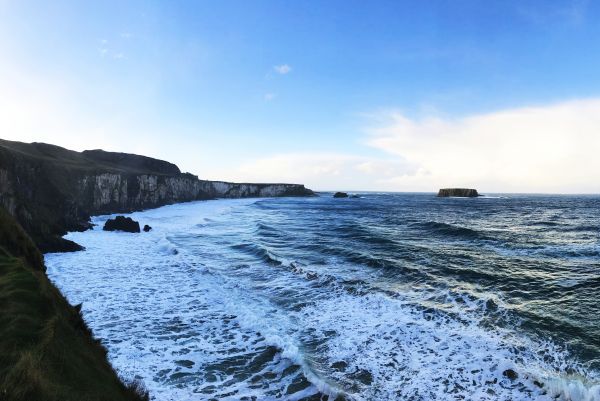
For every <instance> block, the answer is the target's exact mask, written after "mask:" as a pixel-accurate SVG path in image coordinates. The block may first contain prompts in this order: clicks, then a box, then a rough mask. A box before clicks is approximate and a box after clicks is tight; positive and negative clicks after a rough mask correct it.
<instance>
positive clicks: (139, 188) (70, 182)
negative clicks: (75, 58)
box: [0, 140, 314, 252]
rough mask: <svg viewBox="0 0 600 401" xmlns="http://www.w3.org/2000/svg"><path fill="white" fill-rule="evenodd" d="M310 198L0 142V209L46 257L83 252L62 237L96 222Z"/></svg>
mask: <svg viewBox="0 0 600 401" xmlns="http://www.w3.org/2000/svg"><path fill="white" fill-rule="evenodd" d="M311 195H314V193H313V192H312V191H311V190H309V189H307V188H305V187H304V186H303V185H299V184H248V183H241V184H238V183H231V182H224V181H206V180H200V179H198V177H197V176H195V175H192V174H189V173H181V171H180V170H179V168H178V167H177V166H176V165H174V164H172V163H169V162H165V161H162V160H157V159H152V158H149V157H145V156H139V155H132V154H126V153H114V152H104V151H102V150H90V151H83V152H74V151H71V150H67V149H64V148H61V147H58V146H54V145H48V144H43V143H31V144H26V143H21V142H13V141H4V140H0V206H3V207H4V208H5V209H6V210H7V211H8V212H9V214H11V215H12V216H14V217H15V218H16V219H17V220H18V221H19V223H20V224H21V225H22V226H23V228H24V229H25V231H26V232H27V233H28V234H29V235H30V236H31V237H32V238H33V239H34V241H35V242H36V244H37V245H38V246H39V248H40V249H41V250H42V251H43V252H51V251H69V250H77V249H80V247H79V246H78V245H77V244H75V243H73V242H71V241H68V240H65V239H63V238H61V236H62V235H64V234H66V233H67V232H68V231H81V230H86V229H88V228H89V227H90V223H89V219H90V216H91V215H95V214H103V213H124V212H131V211H134V210H142V209H146V208H152V207H158V206H163V205H167V204H171V203H178V202H187V201H193V200H204V199H215V198H244V197H272V196H311Z"/></svg>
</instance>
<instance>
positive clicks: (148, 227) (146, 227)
mask: <svg viewBox="0 0 600 401" xmlns="http://www.w3.org/2000/svg"><path fill="white" fill-rule="evenodd" d="M150 230H152V227H150V226H149V225H148V224H145V225H144V232H145V233H147V232H148V231H150Z"/></svg>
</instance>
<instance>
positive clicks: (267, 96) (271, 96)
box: [265, 92, 277, 102]
mask: <svg viewBox="0 0 600 401" xmlns="http://www.w3.org/2000/svg"><path fill="white" fill-rule="evenodd" d="M276 97H277V94H276V93H271V92H269V93H265V101H267V102H270V101H271V100H273V99H275V98H276Z"/></svg>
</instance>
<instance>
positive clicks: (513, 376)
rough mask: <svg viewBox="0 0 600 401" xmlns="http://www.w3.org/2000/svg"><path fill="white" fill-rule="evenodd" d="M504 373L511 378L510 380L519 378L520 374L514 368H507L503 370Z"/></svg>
mask: <svg viewBox="0 0 600 401" xmlns="http://www.w3.org/2000/svg"><path fill="white" fill-rule="evenodd" d="M502 375H503V376H504V377H507V378H509V379H510V380H516V379H518V378H519V375H518V374H517V372H515V371H514V370H512V369H506V370H505V371H504V372H502Z"/></svg>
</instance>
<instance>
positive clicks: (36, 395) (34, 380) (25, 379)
mask: <svg viewBox="0 0 600 401" xmlns="http://www.w3.org/2000/svg"><path fill="white" fill-rule="evenodd" d="M147 399H148V396H147V394H145V392H144V391H143V390H140V386H139V385H137V384H136V383H133V384H129V385H125V384H123V383H122V382H121V381H120V380H119V378H118V377H117V375H116V373H115V371H114V370H113V369H112V367H111V366H110V364H109V363H108V361H107V359H106V350H105V349H104V347H102V345H101V344H100V343H99V342H98V341H97V340H95V339H94V338H93V336H92V333H91V331H90V330H89V328H88V327H87V326H86V324H85V322H84V321H83V319H82V317H81V314H80V308H79V307H73V306H71V305H69V304H68V302H67V301H66V300H65V298H64V297H63V296H62V295H61V294H60V292H59V291H58V289H56V287H54V285H52V283H50V281H49V280H48V278H47V277H46V275H45V273H44V266H43V258H42V255H41V254H40V252H39V251H38V249H37V248H36V246H35V245H34V244H33V242H32V241H31V239H30V238H29V237H28V236H27V234H26V233H25V232H24V231H23V229H22V228H21V227H20V226H19V225H18V223H16V221H14V219H13V218H12V217H11V216H9V215H8V213H6V212H5V211H4V210H2V209H1V208H0V400H3V401H4V400H6V401H19V400H23V401H35V400H40V401H41V400H44V401H54V400H56V401H59V400H61V401H69V400H73V401H75V400H77V401H83V400H89V401H96V400H98V401H100V400H107V401H108V400H111V401H112V400H138V401H139V400H147Z"/></svg>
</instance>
